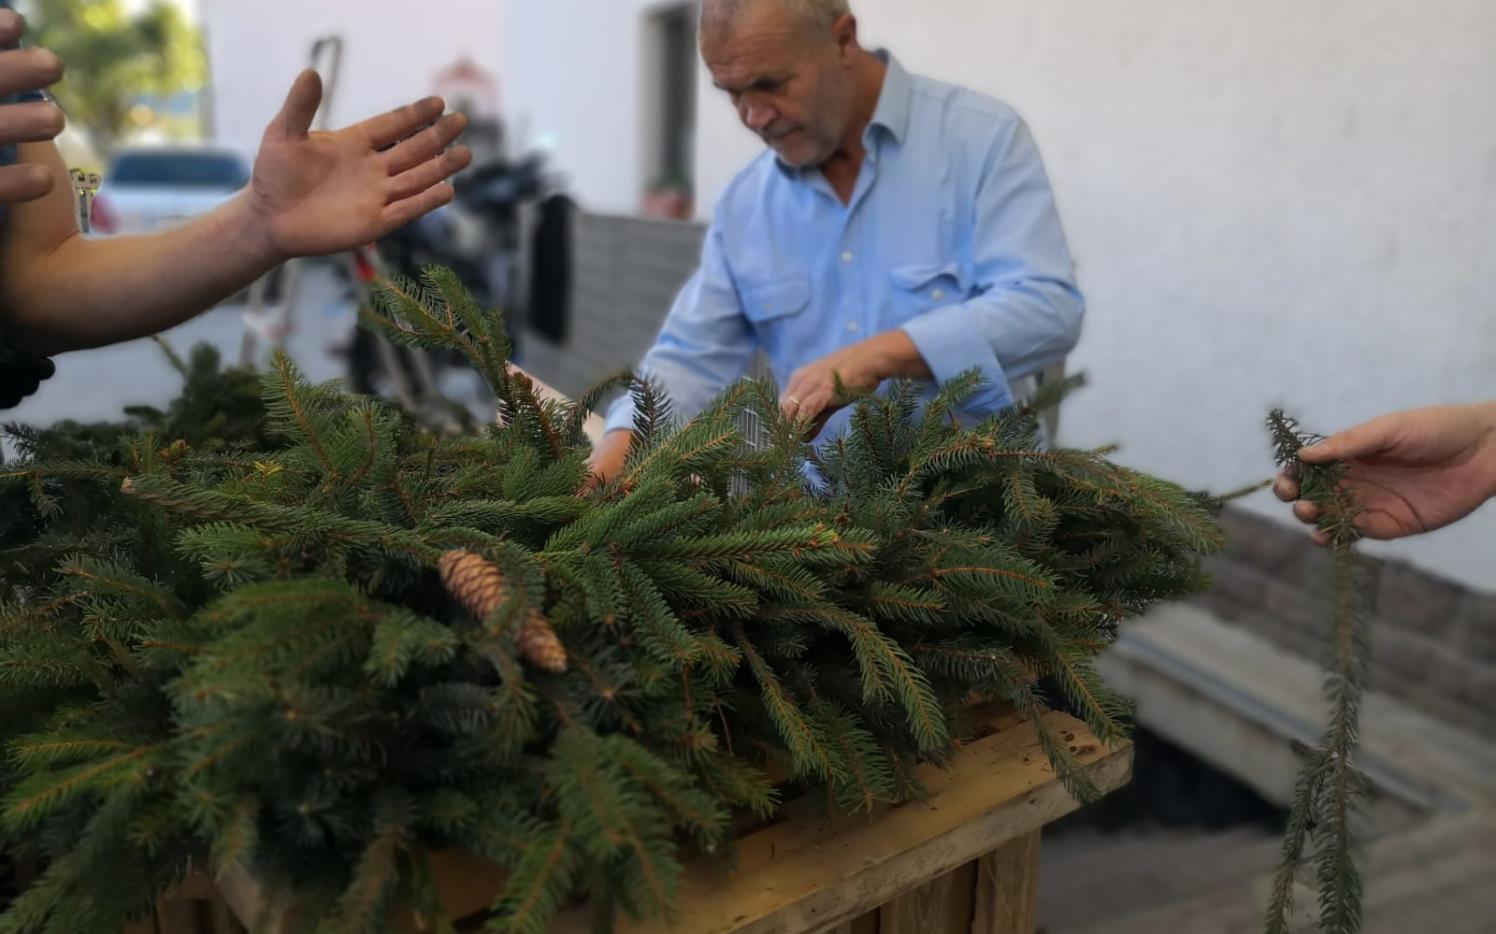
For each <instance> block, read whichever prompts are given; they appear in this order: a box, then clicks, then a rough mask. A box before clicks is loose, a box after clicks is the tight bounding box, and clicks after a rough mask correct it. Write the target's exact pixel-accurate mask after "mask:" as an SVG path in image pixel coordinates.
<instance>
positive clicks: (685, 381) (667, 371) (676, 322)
mask: <svg viewBox="0 0 1496 934" xmlns="http://www.w3.org/2000/svg"><path fill="white" fill-rule="evenodd" d="M719 224H720V219H718V220H714V221H713V223H712V225H711V227H710V229H708V231H707V235H706V240H705V243H704V245H703V246H702V251H701V265H700V267H699V268H698V269H697V270H696V273H695V274H694V275H693V276H692V277H691V279H690V280H689V281H688V282H687V283H686V284H685V286H683V287H682V288H681V290H680V294H679V295H677V296H676V299H675V304H674V306H673V307H672V308H671V310H670V315H669V316H668V317H667V318H666V319H665V324H664V326H663V328H661V330H660V334H659V337H658V338H656V339H655V344H654V346H653V347H652V348H650V350H649V352H648V353H647V354H645V356H644V360H643V362H642V363H641V364H640V365H639V375H640V377H642V378H644V379H648V380H651V381H652V382H654V384H655V385H656V386H658V387H659V388H660V389H661V390H662V391H663V392H664V393H665V395H666V396H667V397H668V398H669V399H670V402H671V405H672V406H673V408H674V410H675V414H676V415H677V416H678V417H680V418H683V419H685V418H690V417H692V416H694V415H696V414H697V413H699V412H700V411H701V410H702V409H704V408H706V406H707V405H708V404H709V403H711V401H712V400H713V399H715V398H716V397H717V396H718V395H720V394H721V392H722V391H723V390H724V389H726V388H727V386H728V385H730V384H731V383H732V382H734V381H735V380H737V379H738V378H740V377H742V376H743V375H744V374H745V373H746V372H747V369H748V364H749V363H750V362H751V361H752V359H753V354H754V351H755V349H756V347H757V344H756V343H755V341H754V337H753V331H752V328H751V327H750V326H749V324H748V320H747V318H745V317H744V315H743V309H742V304H741V302H740V301H739V298H738V292H737V288H736V287H735V285H734V282H733V277H732V271H731V269H730V268H729V267H728V264H727V257H726V254H725V252H724V250H723V246H722V235H721V230H720V226H719ZM633 425H634V401H633V398H632V397H630V396H624V397H623V398H621V399H619V400H618V401H617V402H615V403H613V405H612V406H611V407H610V408H609V410H608V418H607V430H608V431H615V430H618V429H627V428H632V427H633Z"/></svg>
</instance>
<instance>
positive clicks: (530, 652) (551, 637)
mask: <svg viewBox="0 0 1496 934" xmlns="http://www.w3.org/2000/svg"><path fill="white" fill-rule="evenodd" d="M519 650H520V652H521V653H522V654H523V655H524V656H525V659H526V660H527V661H528V662H529V663H530V664H532V665H534V666H535V667H536V668H539V669H540V670H541V671H549V672H550V673H551V674H555V675H559V674H562V673H564V672H565V671H566V646H564V645H562V644H561V640H560V639H559V638H557V636H556V630H554V629H552V628H551V624H550V623H548V622H546V621H545V617H543V616H541V615H540V614H539V613H531V614H530V617H529V618H528V619H526V620H525V623H524V625H523V626H521V627H520V629H519Z"/></svg>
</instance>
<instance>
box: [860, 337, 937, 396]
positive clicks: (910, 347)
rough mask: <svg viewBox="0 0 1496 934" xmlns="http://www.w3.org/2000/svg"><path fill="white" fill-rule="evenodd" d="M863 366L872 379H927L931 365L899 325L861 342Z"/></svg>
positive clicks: (878, 380) (880, 380)
mask: <svg viewBox="0 0 1496 934" xmlns="http://www.w3.org/2000/svg"><path fill="white" fill-rule="evenodd" d="M862 343H863V346H864V354H865V360H866V361H867V363H866V365H867V367H868V369H869V371H870V373H871V375H872V377H873V379H874V380H875V381H876V382H878V383H882V382H884V381H885V380H890V379H929V378H930V367H929V365H928V364H927V363H926V362H925V358H924V357H923V356H921V355H920V352H919V347H918V346H917V345H916V344H915V343H914V338H912V337H910V336H909V335H908V333H906V332H905V331H904V330H903V329H902V328H894V329H893V330H891V331H884V332H883V333H881V334H876V335H874V336H873V337H870V338H868V339H867V340H865V341H863V342H862Z"/></svg>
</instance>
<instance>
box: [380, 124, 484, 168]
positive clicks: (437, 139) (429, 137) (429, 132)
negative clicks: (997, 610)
mask: <svg viewBox="0 0 1496 934" xmlns="http://www.w3.org/2000/svg"><path fill="white" fill-rule="evenodd" d="M467 122H468V121H467V117H466V116H465V115H464V114H447V115H446V116H445V117H442V118H441V119H440V120H438V121H436V123H434V124H432V125H431V126H429V127H427V128H426V129H424V130H422V131H421V132H419V133H417V134H416V135H415V136H412V137H411V138H410V139H408V140H406V141H405V142H403V143H401V144H400V145H398V146H396V147H395V148H393V149H391V150H390V151H389V154H388V155H387V156H386V158H387V159H388V160H389V168H390V174H391V175H399V174H400V173H401V172H405V171H407V170H409V169H412V168H414V167H415V166H418V165H420V164H421V163H423V162H425V161H426V160H428V159H430V158H431V157H432V156H434V155H436V154H437V153H439V152H441V151H442V150H443V149H446V148H447V147H448V146H450V145H452V142H453V141H454V140H456V139H457V137H458V136H460V135H461V134H462V131H463V130H464V129H466V128H467Z"/></svg>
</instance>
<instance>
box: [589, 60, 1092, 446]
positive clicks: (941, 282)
mask: <svg viewBox="0 0 1496 934" xmlns="http://www.w3.org/2000/svg"><path fill="white" fill-rule="evenodd" d="M879 55H880V57H883V58H884V60H885V61H886V62H887V65H888V71H887V75H886V77H885V79H884V82H883V90H882V92H881V94H880V96H879V98H878V106H877V109H876V111H875V112H874V114H873V119H872V121H871V122H870V124H869V125H868V128H867V131H866V133H865V135H864V137H863V141H864V145H865V148H866V150H867V156H866V158H865V160H864V162H863V165H862V170H861V174H860V175H859V176H858V179H857V184H856V187H855V189H854V191H853V194H852V198H851V200H850V202H849V203H846V204H843V202H842V201H841V199H840V198H839V197H837V195H836V192H835V191H833V190H832V188H831V185H830V184H829V183H828V182H827V181H826V179H825V177H824V176H823V175H822V174H821V172H820V170H819V169H816V168H811V169H803V170H796V169H793V168H791V167H789V166H787V165H785V164H784V163H782V162H780V161H779V159H778V157H777V156H776V155H775V154H774V153H773V152H772V151H766V152H765V153H764V154H763V155H761V156H760V157H759V158H757V159H755V160H754V161H753V163H752V164H750V165H749V166H748V168H747V169H745V170H744V171H743V172H742V173H741V174H740V175H738V177H737V178H736V179H734V180H733V182H732V183H731V185H729V187H728V188H727V191H726V192H725V193H724V194H723V196H722V198H721V200H720V201H719V202H718V204H717V206H716V210H715V212H714V216H713V218H712V223H711V228H710V230H709V231H708V232H707V236H706V242H705V244H704V246H703V248H702V256H701V266H700V268H699V269H698V270H697V272H696V273H695V275H693V276H692V278H691V279H690V281H689V282H687V283H686V285H685V287H684V288H683V289H682V290H681V292H680V295H679V296H678V297H677V299H676V301H675V306H674V308H673V309H672V310H671V312H670V315H669V317H668V318H667V319H666V321H665V324H664V327H663V329H662V330H661V332H660V336H659V338H658V340H657V341H656V343H655V345H654V347H653V348H652V349H651V350H650V351H649V353H648V354H647V355H646V356H645V358H644V361H643V363H642V364H641V365H640V368H639V370H640V374H641V375H642V376H645V377H647V378H649V379H652V380H654V381H655V382H656V383H657V384H658V385H659V386H661V387H662V388H663V389H664V391H665V393H666V394H667V395H668V396H669V397H670V399H671V400H672V402H673V403H674V406H675V410H676V412H677V414H679V415H681V416H682V417H689V416H692V415H694V414H696V413H697V412H699V411H701V410H702V409H703V408H705V407H706V406H707V405H708V404H709V403H710V402H711V401H712V400H713V399H714V398H715V397H716V396H717V395H718V394H720V393H721V392H722V390H723V389H725V388H726V387H727V386H728V385H729V384H730V383H732V382H733V381H735V380H737V379H738V378H740V377H741V376H743V375H744V373H745V372H746V370H747V368H748V366H749V364H750V363H751V362H752V359H753V356H754V353H755V351H756V350H758V349H760V348H762V349H763V350H764V351H765V352H766V354H767V356H768V360H769V363H770V365H771V367H772V368H773V374H774V378H775V380H776V381H777V382H778V384H779V388H780V389H781V391H782V390H783V389H784V387H785V385H786V384H787V383H788V382H789V379H790V377H791V375H792V374H793V373H794V372H795V370H796V369H798V368H799V367H801V366H804V365H805V364H807V363H811V362H813V361H815V360H818V359H820V358H821V357H824V356H826V355H827V354H830V353H832V352H834V351H836V350H839V349H841V348H843V347H846V346H848V345H850V344H854V343H857V342H858V341H861V340H863V339H865V338H868V337H871V336H873V335H875V334H878V333H881V332H884V331H888V330H892V329H894V328H902V329H903V330H904V332H905V333H907V334H908V335H909V337H910V338H911V339H912V340H913V342H914V344H915V346H916V347H918V348H919V352H920V354H921V355H922V356H923V357H924V360H925V363H926V364H927V365H928V366H929V368H930V371H931V372H932V373H933V374H934V376H935V383H934V384H932V385H931V386H930V387H929V388H928V389H927V390H926V396H927V397H928V396H929V395H933V394H934V392H935V391H936V386H938V385H939V384H942V383H944V382H945V381H946V380H950V379H953V378H954V377H956V376H959V375H961V374H962V373H965V372H967V371H968V370H972V369H977V370H980V371H981V372H982V373H983V374H984V376H985V377H986V387H985V388H984V389H983V390H982V391H980V392H979V393H977V394H976V395H975V396H973V397H971V398H970V399H968V400H967V402H966V404H965V407H964V408H965V414H967V415H968V416H972V417H981V416H985V415H988V414H991V413H993V412H997V411H999V410H1001V409H1003V408H1005V407H1007V406H1009V405H1011V404H1012V402H1013V395H1012V391H1011V389H1010V384H1011V383H1012V382H1013V381H1016V380H1018V379H1019V378H1021V377H1024V376H1026V375H1029V374H1034V373H1037V372H1039V371H1041V370H1044V369H1046V368H1048V367H1049V366H1051V365H1053V364H1055V363H1057V362H1059V361H1060V360H1062V359H1063V358H1064V357H1065V355H1066V354H1068V353H1069V352H1070V350H1071V348H1072V347H1074V346H1075V343H1076V340H1077V339H1078V338H1079V336H1080V328H1081V318H1082V316H1083V314H1084V308H1085V305H1084V301H1083V300H1082V298H1081V294H1080V291H1079V289H1078V288H1077V287H1076V283H1075V271H1074V266H1073V263H1072V262H1071V259H1070V252H1069V249H1068V248H1067V246H1066V244H1065V235H1064V232H1063V231H1062V230H1061V228H1060V219H1059V215H1058V213H1057V212H1056V210H1055V203H1054V195H1053V193H1052V192H1051V190H1050V186H1049V179H1048V177H1047V176H1046V174H1045V172H1044V166H1043V163H1042V162H1041V160H1040V158H1039V150H1038V148H1037V147H1036V146H1035V145H1034V141H1033V138H1032V136H1031V135H1030V134H1029V131H1028V128H1027V127H1026V126H1025V125H1024V123H1023V121H1022V120H1021V119H1020V118H1019V117H1018V115H1017V114H1016V113H1014V111H1013V110H1012V108H1010V107H1008V106H1007V105H1005V104H1003V103H1000V102H998V101H996V100H993V99H991V98H988V97H984V96H982V95H980V94H977V93H975V92H973V91H969V90H966V89H964V88H958V87H954V86H952V85H948V84H943V83H941V82H938V81H932V80H930V79H928V78H923V77H919V76H912V75H910V74H909V73H908V72H907V71H905V70H904V69H903V68H902V67H900V65H899V63H898V62H897V61H896V60H894V59H893V58H892V57H890V56H887V55H886V54H885V53H879ZM633 415H634V410H633V402H632V400H631V399H630V398H628V397H624V398H623V399H620V400H618V402H616V403H615V404H614V405H613V407H612V408H611V409H610V410H609V412H608V429H609V430H613V429H618V428H628V427H630V426H631V425H632V423H633ZM848 419H849V413H848V412H847V411H845V410H844V411H842V412H839V413H837V414H836V415H835V416H833V417H832V419H831V420H830V422H828V423H827V425H826V428H825V430H824V431H823V432H822V434H821V437H822V438H823V439H824V438H827V437H834V436H835V435H837V434H839V433H841V432H843V431H844V430H845V429H846V427H847V424H848Z"/></svg>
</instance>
